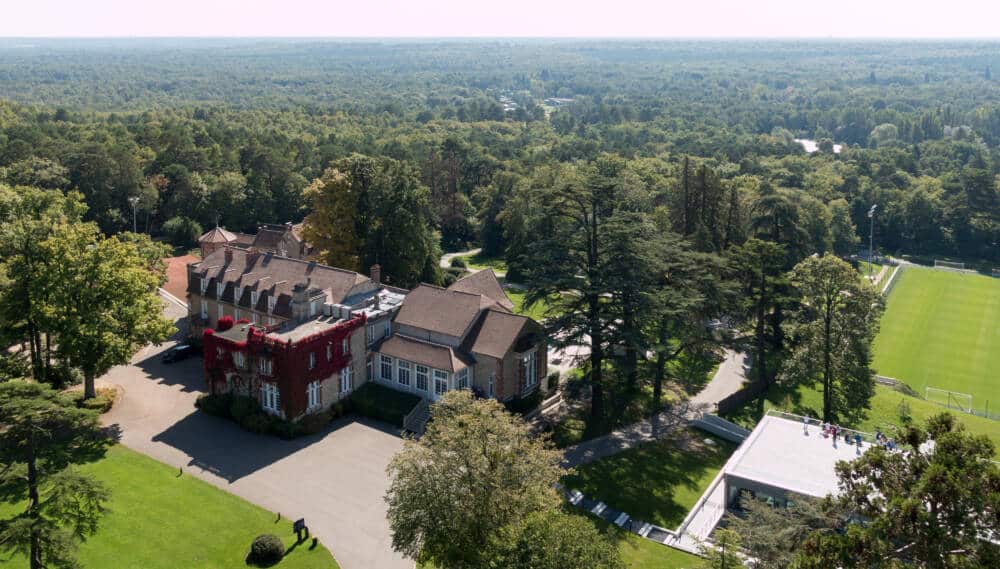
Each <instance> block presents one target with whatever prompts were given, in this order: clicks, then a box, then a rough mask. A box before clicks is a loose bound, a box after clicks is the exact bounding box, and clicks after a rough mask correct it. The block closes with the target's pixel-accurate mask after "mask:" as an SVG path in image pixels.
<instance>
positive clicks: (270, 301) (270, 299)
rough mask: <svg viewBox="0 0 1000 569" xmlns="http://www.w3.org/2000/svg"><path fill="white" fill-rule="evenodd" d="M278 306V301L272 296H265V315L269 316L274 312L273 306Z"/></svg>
mask: <svg viewBox="0 0 1000 569" xmlns="http://www.w3.org/2000/svg"><path fill="white" fill-rule="evenodd" d="M275 304H278V299H277V298H275V296H274V295H273V294H270V295H268V296H267V313H268V314H271V313H272V312H274V305H275Z"/></svg>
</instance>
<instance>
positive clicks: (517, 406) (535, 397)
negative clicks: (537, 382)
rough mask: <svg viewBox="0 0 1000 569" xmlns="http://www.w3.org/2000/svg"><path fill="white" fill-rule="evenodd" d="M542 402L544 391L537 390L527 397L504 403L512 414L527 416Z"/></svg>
mask: <svg viewBox="0 0 1000 569" xmlns="http://www.w3.org/2000/svg"><path fill="white" fill-rule="evenodd" d="M541 402H542V390H541V389H536V390H534V391H532V392H531V393H530V394H528V396H527V397H515V398H513V399H511V400H510V401H505V402H504V407H506V408H507V410H508V411H510V412H511V413H517V414H518V415H525V414H527V413H530V412H532V411H534V410H535V408H536V407H538V405H539V404H540V403H541Z"/></svg>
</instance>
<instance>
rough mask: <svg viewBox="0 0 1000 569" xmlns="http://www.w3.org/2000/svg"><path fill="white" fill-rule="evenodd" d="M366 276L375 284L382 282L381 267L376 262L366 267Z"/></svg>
mask: <svg viewBox="0 0 1000 569" xmlns="http://www.w3.org/2000/svg"><path fill="white" fill-rule="evenodd" d="M368 276H369V277H371V279H372V280H373V281H375V283H376V284H381V283H382V267H381V265H379V264H378V263H375V264H374V265H372V268H370V269H368Z"/></svg>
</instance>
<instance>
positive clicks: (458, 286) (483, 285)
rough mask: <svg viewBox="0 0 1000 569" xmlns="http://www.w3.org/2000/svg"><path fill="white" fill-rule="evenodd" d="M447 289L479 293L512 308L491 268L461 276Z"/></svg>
mask: <svg viewBox="0 0 1000 569" xmlns="http://www.w3.org/2000/svg"><path fill="white" fill-rule="evenodd" d="M448 290H454V291H459V292H468V293H471V294H481V295H483V296H485V297H486V298H489V299H490V300H492V301H494V302H496V303H497V304H499V305H500V306H502V307H504V308H505V309H507V310H508V311H510V310H513V309H514V303H513V302H511V301H510V298H508V297H507V293H506V292H504V290H503V287H502V286H500V281H498V280H497V276H496V273H494V272H493V269H486V270H484V271H477V272H475V273H472V274H471V275H468V276H466V277H463V278H461V279H459V280H457V281H455V282H454V283H452V285H451V286H449V287H448Z"/></svg>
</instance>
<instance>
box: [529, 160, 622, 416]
mask: <svg viewBox="0 0 1000 569" xmlns="http://www.w3.org/2000/svg"><path fill="white" fill-rule="evenodd" d="M624 167H625V164H624V161H623V160H621V159H620V158H616V157H611V156H604V157H601V158H599V159H598V160H597V161H595V162H594V163H593V164H588V165H586V166H582V167H577V168H572V169H570V168H567V169H566V171H565V173H564V175H563V176H562V177H561V178H560V179H558V181H557V183H556V185H555V186H553V187H550V188H545V189H543V190H542V191H541V192H540V194H541V195H540V197H539V200H538V201H539V202H540V203H538V207H540V208H542V209H541V211H540V213H539V215H538V217H537V220H538V227H537V233H536V235H538V237H537V238H536V239H535V241H534V242H533V243H531V244H530V245H528V247H527V253H526V255H525V256H524V259H523V260H522V262H521V263H520V264H521V266H522V267H523V270H524V273H525V282H526V283H527V285H528V293H527V295H526V302H527V304H528V306H531V305H532V304H534V303H536V302H540V301H543V300H545V301H546V302H547V303H548V304H547V306H548V312H547V313H546V321H547V328H548V329H549V332H550V334H549V336H550V337H552V338H553V344H554V345H561V346H567V345H585V346H587V347H588V348H589V350H590V357H589V362H590V366H589V367H590V369H589V380H590V381H589V383H590V387H591V407H590V410H591V416H592V417H594V418H595V419H598V420H600V419H602V418H603V416H604V365H605V359H606V355H607V353H608V349H609V342H610V341H611V339H612V335H613V330H612V329H613V327H614V325H615V320H616V318H617V316H618V314H617V313H616V312H617V311H616V309H615V307H614V305H613V303H612V302H609V300H608V299H609V298H610V297H611V295H612V294H613V293H614V290H613V285H614V283H613V282H612V279H611V276H612V271H609V270H608V267H609V264H610V263H612V262H613V261H614V259H612V254H611V250H612V249H611V247H610V243H609V235H608V232H609V222H610V220H611V219H612V217H613V215H614V213H615V210H616V208H618V207H621V206H622V204H623V203H624V202H627V200H626V198H625V196H624V195H623V194H624V192H623V188H622V186H621V183H620V180H619V176H620V175H621V173H622V171H623V170H624Z"/></svg>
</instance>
